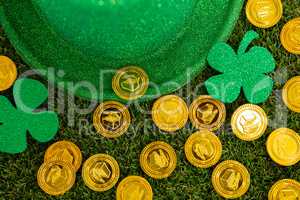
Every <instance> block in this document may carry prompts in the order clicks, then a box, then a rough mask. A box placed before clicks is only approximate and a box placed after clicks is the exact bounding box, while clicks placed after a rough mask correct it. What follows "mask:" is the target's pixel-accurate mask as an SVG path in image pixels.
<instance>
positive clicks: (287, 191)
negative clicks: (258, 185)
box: [268, 179, 300, 200]
mask: <svg viewBox="0 0 300 200" xmlns="http://www.w3.org/2000/svg"><path fill="white" fill-rule="evenodd" d="M297 199H300V183H299V182H297V181H295V180H293V179H283V180H280V181H277V182H276V183H275V184H274V185H273V186H272V188H271V189H270V191H269V195H268V200H297Z"/></svg>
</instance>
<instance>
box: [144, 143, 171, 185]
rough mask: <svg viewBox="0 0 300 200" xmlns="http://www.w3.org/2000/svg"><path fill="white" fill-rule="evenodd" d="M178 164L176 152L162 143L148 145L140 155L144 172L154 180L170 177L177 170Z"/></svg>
mask: <svg viewBox="0 0 300 200" xmlns="http://www.w3.org/2000/svg"><path fill="white" fill-rule="evenodd" d="M176 163H177V156H176V153H175V150H174V149H173V148H172V147H171V146H170V145H169V144H167V143H165V142H161V141H157V142H152V143H150V144H148V145H147V146H146V147H145V148H144V149H143V151H142V153H141V155H140V164H141V167H142V170H143V171H144V172H145V173H146V174H147V175H148V176H150V177H152V178H154V179H163V178H167V177H169V176H170V175H171V174H172V172H173V171H174V170H175V168H176Z"/></svg>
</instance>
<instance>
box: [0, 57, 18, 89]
mask: <svg viewBox="0 0 300 200" xmlns="http://www.w3.org/2000/svg"><path fill="white" fill-rule="evenodd" d="M16 79H17V67H16V64H15V63H14V62H13V61H12V60H11V59H10V58H8V57H6V56H0V91H4V90H7V89H8V88H10V87H11V86H12V85H13V83H14V82H15V80H16Z"/></svg>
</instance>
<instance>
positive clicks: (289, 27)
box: [280, 17, 300, 54]
mask: <svg viewBox="0 0 300 200" xmlns="http://www.w3.org/2000/svg"><path fill="white" fill-rule="evenodd" d="M280 40H281V43H282V45H283V47H284V48H285V49H286V50H287V51H288V52H290V53H293V54H300V17H298V18H295V19H293V20H291V21H289V22H288V23H287V24H286V25H284V27H283V29H282V31H281V34H280Z"/></svg>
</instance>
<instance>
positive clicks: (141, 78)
mask: <svg viewBox="0 0 300 200" xmlns="http://www.w3.org/2000/svg"><path fill="white" fill-rule="evenodd" d="M148 85H149V78H148V75H147V74H146V72H145V71H144V70H143V69H141V68H139V67H136V66H128V67H124V68H122V69H120V70H118V71H117V73H116V74H115V76H114V77H113V80H112V88H113V90H114V92H115V93H116V95H118V96H119V97H120V98H122V99H126V100H134V99H138V98H140V97H141V96H143V95H144V94H145V93H146V91H147V89H148Z"/></svg>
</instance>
